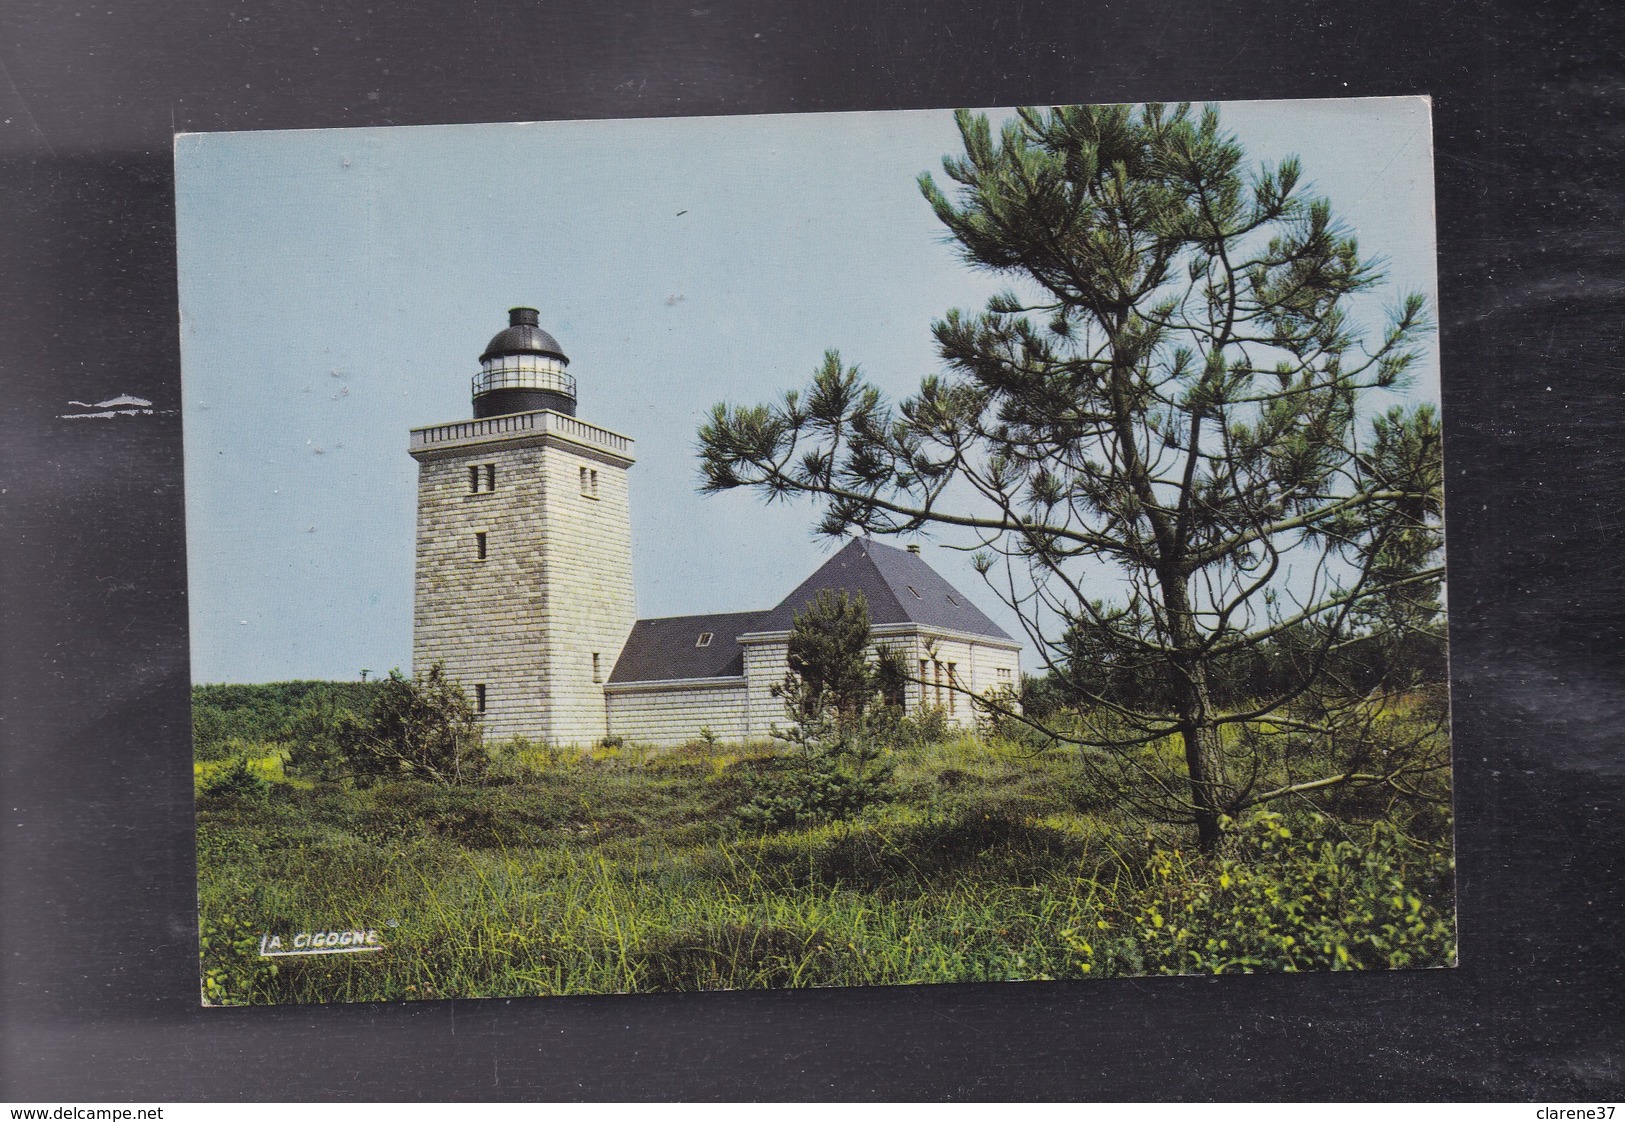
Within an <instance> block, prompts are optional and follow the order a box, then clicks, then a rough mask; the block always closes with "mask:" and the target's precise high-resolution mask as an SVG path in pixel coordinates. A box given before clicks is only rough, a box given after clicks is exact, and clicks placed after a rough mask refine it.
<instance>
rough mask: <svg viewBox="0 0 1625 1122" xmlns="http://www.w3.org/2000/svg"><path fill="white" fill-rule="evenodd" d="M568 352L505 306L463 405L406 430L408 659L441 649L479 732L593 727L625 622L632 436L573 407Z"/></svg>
mask: <svg viewBox="0 0 1625 1122" xmlns="http://www.w3.org/2000/svg"><path fill="white" fill-rule="evenodd" d="M569 365H570V360H569V359H568V358H567V357H565V354H564V352H563V351H562V350H560V348H559V344H558V342H557V340H555V339H554V338H553V337H552V336H551V335H549V334H548V333H547V332H545V331H543V330H542V329H541V327H540V326H539V325H538V318H537V313H536V310H535V309H534V308H514V309H512V310H511V311H510V312H509V313H508V327H507V328H506V329H505V330H503V331H501V332H499V333H498V334H497V336H496V337H495V338H493V339H492V340H491V343H490V345H489V346H487V347H486V348H485V353H484V354H482V355H481V356H480V371H479V373H478V374H476V375H474V417H473V419H472V420H467V421H453V422H451V423H448V424H443V425H432V426H430V427H428V428H421V429H413V430H412V441H411V453H412V457H413V458H414V459H415V460H417V462H418V515H417V578H416V598H415V605H414V611H413V621H412V668H413V670H414V672H417V673H422V672H425V671H427V670H428V669H429V667H430V666H432V665H433V664H434V663H436V662H444V663H445V666H446V672H447V676H448V677H450V678H451V679H452V680H453V681H456V682H458V683H460V684H461V685H462V687H463V689H464V691H465V692H466V693H467V694H468V697H469V700H470V701H472V702H473V703H474V705H475V708H476V709H478V710H479V711H480V713H481V717H482V720H483V722H484V726H485V733H486V736H487V738H489V739H495V740H502V739H506V738H507V737H511V736H524V737H527V738H529V739H532V740H538V741H548V742H551V743H554V744H579V745H586V744H590V743H592V742H594V741H597V740H599V739H601V738H602V737H603V736H604V735H605V732H606V714H605V704H604V688H603V683H604V681H605V680H607V679H608V677H609V673H610V671H611V670H612V669H613V668H614V666H615V660H616V658H617V657H618V656H619V655H620V652H621V647H622V646H623V645H624V644H625V642H626V637H627V634H628V633H629V632H630V631H631V629H632V624H633V621H634V605H633V588H632V528H631V522H630V518H629V515H628V509H627V476H626V472H627V468H629V467H631V465H632V462H633V457H632V441H631V440H630V439H628V438H627V437H624V436H621V435H620V434H619V433H614V432H611V431H609V430H608V429H603V428H599V427H598V426H597V425H592V424H588V423H586V422H585V421H581V420H578V419H577V418H576V416H575V411H576V383H575V378H574V377H572V376H571V375H570V374H569V373H568V367H569Z"/></svg>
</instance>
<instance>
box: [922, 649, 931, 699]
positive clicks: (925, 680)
mask: <svg viewBox="0 0 1625 1122" xmlns="http://www.w3.org/2000/svg"><path fill="white" fill-rule="evenodd" d="M930 682H931V664H930V663H929V662H927V661H925V659H923V658H922V659H920V704H921V705H927V704H929V701H928V699H927V697H926V691H927V690H928V689H930V688H931V686H930Z"/></svg>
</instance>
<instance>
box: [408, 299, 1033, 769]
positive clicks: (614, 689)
mask: <svg viewBox="0 0 1625 1122" xmlns="http://www.w3.org/2000/svg"><path fill="white" fill-rule="evenodd" d="M569 363H570V360H569V359H568V358H567V357H565V355H564V352H563V351H562V350H561V349H560V347H559V344H558V342H557V341H556V340H555V339H554V338H553V337H552V336H551V335H549V334H548V333H547V332H546V331H543V330H542V329H541V328H540V326H538V317H537V313H536V311H535V309H532V308H514V309H512V310H511V311H510V312H509V325H508V327H507V328H506V329H505V330H504V331H502V332H500V333H498V334H497V336H496V337H495V338H493V339H492V340H491V343H490V345H489V346H487V347H486V349H485V353H484V354H482V355H481V356H480V372H479V373H478V374H476V375H474V386H473V389H474V417H473V419H471V420H466V421H455V422H451V423H449V424H443V425H433V426H430V427H428V428H421V429H414V430H413V432H412V439H411V453H412V456H413V457H414V458H415V459H416V460H417V461H418V514H417V574H416V589H415V592H416V595H415V610H414V618H413V633H412V662H413V668H414V670H416V671H419V672H421V671H423V670H426V669H427V668H428V667H429V666H430V665H432V664H434V663H435V662H443V663H444V664H445V666H446V670H447V673H448V676H450V677H451V678H452V679H453V680H455V681H457V682H459V683H461V684H462V686H463V688H464V690H465V691H466V692H467V693H468V695H469V697H470V698H471V699H472V700H473V702H474V705H475V708H476V709H478V711H479V712H480V714H481V718H482V720H483V722H484V725H485V730H486V735H487V736H489V737H493V738H496V739H505V738H507V737H512V736H523V737H527V738H529V739H532V740H538V741H547V742H550V743H555V744H578V745H586V744H591V743H595V742H597V741H600V740H603V739H604V738H605V737H607V736H618V737H621V738H623V739H625V740H629V741H635V742H637V743H640V744H647V745H652V746H656V747H662V746H671V745H676V744H681V743H683V742H684V741H687V740H692V739H694V738H695V737H697V736H699V735H701V731H702V730H709V731H710V732H711V733H712V734H714V735H715V736H717V737H719V738H721V739H723V740H734V741H737V740H765V739H766V738H767V737H769V736H770V735H771V733H772V729H773V726H774V725H775V724H779V725H782V724H784V723H785V712H784V703H783V702H782V701H781V700H780V699H779V698H777V697H774V696H773V692H772V690H773V687H774V686H775V685H776V684H778V683H779V682H781V681H783V680H784V675H785V671H786V669H787V666H788V661H787V660H788V640H789V634H790V627H791V624H792V622H793V621H794V617H795V615H796V613H797V612H799V611H801V610H802V609H803V608H804V607H805V606H806V605H807V604H808V603H809V602H810V601H811V600H812V599H813V598H814V597H815V596H816V595H817V594H818V593H819V592H820V591H821V590H824V589H831V590H836V591H845V592H848V593H861V594H862V595H863V596H864V598H865V599H866V600H867V602H868V605H869V617H870V622H871V624H872V625H873V633H874V637H875V641H876V642H877V643H884V644H885V645H886V646H888V647H891V648H894V649H896V650H898V652H899V653H900V654H902V655H903V657H905V658H906V659H907V660H908V662H907V665H909V666H910V667H911V668H912V669H914V670H916V671H917V676H918V679H919V681H917V682H913V683H911V684H910V686H909V689H908V696H907V699H906V700H907V705H908V708H909V709H910V710H911V711H915V710H918V709H920V708H922V707H926V706H936V707H939V708H941V709H942V710H943V711H944V712H945V713H946V714H947V716H948V718H949V720H950V721H952V722H954V723H956V724H966V723H969V722H970V721H971V720H972V719H973V713H972V711H971V707H970V705H969V703H968V698H967V697H966V691H969V692H970V693H976V694H984V693H988V692H992V691H996V690H1000V689H1004V688H1009V687H1014V686H1015V685H1016V683H1017V682H1018V681H1019V680H1020V676H1021V665H1020V644H1019V643H1017V642H1016V641H1015V640H1014V639H1012V638H1011V637H1010V636H1009V635H1008V634H1006V633H1005V632H1004V631H1003V630H1002V629H1000V628H999V626H998V625H997V624H995V623H994V622H993V621H992V620H990V619H988V618H987V616H985V615H983V614H982V612H981V611H980V610H978V609H977V608H976V606H975V605H974V604H972V603H971V602H970V600H968V599H967V598H966V597H965V596H964V595H963V594H962V593H960V592H958V591H956V590H955V589H954V588H953V587H952V586H951V585H950V584H949V583H948V582H947V581H945V580H944V579H943V578H942V577H941V576H939V575H938V574H937V573H936V571H935V570H933V569H932V568H931V567H930V566H929V565H927V564H926V563H925V562H924V561H923V560H922V559H921V558H920V556H919V550H918V547H916V546H911V547H910V548H909V549H907V550H901V549H894V548H892V547H890V546H885V545H880V544H878V543H876V542H874V541H872V540H870V539H867V538H855V539H853V540H852V541H850V542H849V543H847V545H846V546H845V547H844V548H842V549H841V550H840V551H839V552H837V553H836V554H835V555H834V556H833V557H831V558H830V559H829V560H828V561H827V562H825V563H824V565H823V566H822V567H821V568H819V569H818V571H817V572H815V573H814V574H813V575H812V576H810V577H808V578H807V579H806V580H805V581H803V582H802V583H801V585H800V586H798V587H797V588H796V589H795V590H794V591H793V592H791V593H790V594H789V595H788V596H786V597H785V598H784V599H783V600H781V601H780V602H779V603H778V604H777V605H776V606H775V607H772V608H769V609H766V610H763V611H754V612H731V613H727V614H722V615H704V616H676V617H672V618H668V619H644V620H640V619H637V618H636V614H635V610H634V601H633V595H634V594H633V585H632V530H631V520H630V517H629V513H628V510H629V508H628V503H627V471H628V469H629V468H630V467H631V466H632V464H633V463H634V457H633V442H632V440H631V439H630V438H629V437H625V436H622V435H620V434H619V433H615V432H611V431H609V430H608V429H604V428H600V427H598V426H597V425H592V424H588V423H587V422H585V421H582V420H580V419H578V418H577V417H576V415H575V411H576V383H575V378H574V377H573V376H572V375H571V374H570V373H569V372H568V367H569Z"/></svg>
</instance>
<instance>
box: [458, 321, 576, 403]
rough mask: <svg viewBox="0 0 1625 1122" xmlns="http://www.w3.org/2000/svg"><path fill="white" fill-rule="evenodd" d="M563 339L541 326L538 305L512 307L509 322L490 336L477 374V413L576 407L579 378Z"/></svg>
mask: <svg viewBox="0 0 1625 1122" xmlns="http://www.w3.org/2000/svg"><path fill="white" fill-rule="evenodd" d="M569 365H570V360H569V358H568V357H566V355H565V353H564V351H563V350H562V349H561V348H560V347H559V341H558V340H557V339H555V338H553V336H551V335H549V334H548V333H547V332H545V331H543V330H542V329H541V326H540V317H539V316H538V314H537V311H536V309H535V308H509V309H508V326H507V327H505V328H504V329H503V330H501V331H499V332H497V333H496V334H495V335H494V336H492V337H491V342H490V343H489V344H487V345H486V348H485V353H484V354H482V355H480V372H479V373H478V374H476V375H474V416H475V417H476V418H479V417H498V416H501V415H502V414H504V413H533V412H535V411H537V410H539V409H551V410H553V411H555V412H558V413H564V414H566V415H567V416H571V417H573V416H575V413H576V380H575V379H574V378H572V377H571V376H570V375H569V374H568V373H567V372H566V368H567V367H568V366H569Z"/></svg>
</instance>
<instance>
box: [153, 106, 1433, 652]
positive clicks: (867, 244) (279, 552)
mask: <svg viewBox="0 0 1625 1122" xmlns="http://www.w3.org/2000/svg"><path fill="white" fill-rule="evenodd" d="M987 112H988V113H989V114H990V116H992V117H993V119H994V120H995V121H999V120H1003V119H1004V118H1006V117H1008V116H1009V115H1010V112H1009V111H1008V110H1000V109H993V110H988V111H987ZM1221 119H1222V121H1223V123H1224V125H1225V127H1226V128H1228V129H1229V130H1231V131H1233V132H1235V133H1236V134H1237V136H1238V137H1239V138H1240V140H1241V141H1242V143H1243V145H1244V146H1245V148H1246V150H1247V152H1248V155H1249V157H1251V158H1252V159H1253V160H1254V161H1259V160H1262V161H1266V162H1269V163H1275V162H1277V161H1278V160H1279V159H1281V158H1282V157H1283V156H1286V155H1289V154H1296V155H1298V156H1300V157H1301V158H1302V161H1303V166H1304V174H1305V178H1306V179H1307V180H1309V182H1310V183H1311V185H1312V186H1313V188H1314V189H1315V190H1316V191H1318V192H1319V193H1321V194H1325V195H1327V196H1329V197H1330V199H1331V201H1332V203H1333V209H1334V212H1335V213H1336V214H1338V215H1339V216H1340V217H1341V218H1342V219H1343V220H1344V221H1345V222H1346V223H1347V224H1348V225H1349V226H1350V227H1352V228H1353V229H1354V230H1355V231H1356V233H1357V234H1358V236H1359V239H1360V244H1361V248H1362V250H1363V251H1364V252H1365V253H1366V254H1368V255H1376V256H1379V257H1381V258H1382V259H1384V261H1385V262H1386V265H1387V271H1388V274H1389V276H1390V278H1391V284H1390V286H1389V287H1388V289H1387V290H1386V293H1387V294H1386V297H1384V298H1373V299H1371V300H1368V301H1366V302H1365V303H1364V304H1363V305H1361V306H1360V307H1359V308H1357V311H1358V313H1359V314H1360V316H1361V317H1362V318H1363V319H1364V320H1366V321H1367V322H1369V323H1371V324H1372V325H1373V326H1376V325H1377V324H1378V323H1379V322H1380V319H1381V316H1380V312H1381V308H1382V306H1383V303H1384V300H1385V299H1391V298H1392V296H1393V294H1394V293H1396V292H1398V291H1409V290H1417V291H1421V292H1423V293H1424V294H1425V295H1426V296H1427V297H1428V299H1429V302H1430V307H1432V306H1433V301H1434V297H1435V281H1434V276H1435V268H1434V230H1433V178H1432V164H1431V144H1430V136H1429V127H1430V126H1429V115H1428V107H1427V103H1426V101H1425V100H1423V99H1420V98H1369V99H1351V100H1346V101H1282V102H1236V103H1228V104H1226V105H1224V106H1223V107H1222V109H1221ZM957 150H958V135H957V132H956V130H955V128H954V124H953V120H952V115H951V114H950V113H949V112H947V111H922V112H909V113H847V114H809V115H799V116H794V115H790V116H758V117H709V118H679V119H669V118H668V119H658V120H629V121H594V122H552V123H537V124H492V125H446V126H427V127H412V128H383V129H330V130H312V131H293V132H257V133H195V134H188V135H184V136H181V137H179V138H177V141H176V181H177V221H178V232H179V258H180V262H179V263H180V311H181V353H182V375H183V377H182V386H183V394H184V402H183V420H184V425H185V443H186V504H187V543H188V554H189V598H190V603H191V627H192V671H193V678H194V680H196V681H200V682H216V681H273V680H280V679H288V678H353V677H355V676H357V674H358V673H359V671H360V669H361V668H363V667H366V668H368V669H370V670H372V671H373V672H374V673H382V672H385V671H387V670H388V669H390V668H391V667H394V666H400V667H402V668H405V667H407V666H409V664H410V659H411V626H412V561H413V558H412V550H413V540H412V535H413V507H414V503H415V497H416V491H415V488H416V464H415V463H414V462H413V460H412V459H411V457H409V456H408V455H407V453H406V441H407V431H408V430H409V429H411V428H413V427H417V426H421V425H425V424H430V423H433V422H438V421H447V420H454V419H459V418H462V417H466V416H469V415H470V412H471V410H470V404H469V385H468V380H469V377H470V376H471V375H472V374H473V373H474V371H475V370H476V369H477V368H478V356H479V353H480V351H481V350H482V349H483V348H484V346H485V343H486V341H487V340H488V339H489V338H490V336H491V335H493V334H494V333H496V332H497V331H498V330H499V329H501V328H502V327H503V326H504V325H505V324H506V322H507V316H506V310H507V309H508V308H509V307H511V306H514V305H520V304H523V305H531V306H534V307H536V308H538V309H540V311H541V322H542V325H543V327H545V328H546V329H547V330H549V331H550V332H551V333H552V334H553V335H554V336H555V337H557V338H558V340H559V341H560V343H561V344H562V346H563V348H564V350H565V352H566V353H567V354H568V355H569V356H570V359H571V365H570V370H571V373H573V374H574V375H575V376H576V378H577V381H578V384H579V398H580V400H579V409H578V413H579V415H580V416H581V417H582V418H583V419H585V420H588V421H592V422H594V423H597V424H601V425H605V426H607V427H609V428H612V429H615V430H617V431H619V432H623V433H625V434H627V435H629V436H632V437H633V438H635V439H636V440H637V442H638V444H637V455H638V463H637V464H636V466H634V467H633V468H632V473H633V474H632V523H633V540H634V557H633V564H634V571H635V574H636V579H637V590H638V604H637V607H638V613H639V614H640V615H642V616H662V615H677V614H683V613H689V612H702V611H726V610H744V609H748V608H760V607H768V606H771V605H772V604H774V603H776V602H777V601H778V600H779V599H781V598H782V597H783V595H784V594H785V592H787V591H788V590H789V589H791V588H792V587H794V586H795V585H796V584H797V583H798V582H799V581H800V580H801V579H802V578H804V577H805V576H806V575H807V574H808V573H809V572H810V571H811V570H812V569H813V568H815V567H816V566H817V565H818V564H819V563H820V562H821V561H822V560H823V559H824V558H825V557H826V556H827V555H828V553H829V552H830V550H831V549H832V548H833V547H832V545H831V544H830V543H828V542H825V541H821V540H816V539H814V538H813V537H812V536H811V534H810V527H811V525H812V523H813V521H814V512H813V510H812V508H811V507H810V506H808V505H805V504H790V505H775V506H771V507H767V506H763V505H762V504H761V503H760V502H759V501H758V500H757V499H756V498H755V497H753V496H752V495H749V494H745V493H732V494H727V495H722V496H709V497H703V496H701V495H699V494H698V493H697V492H696V483H697V470H696V468H697V460H696V456H695V432H696V429H697V428H698V426H699V424H700V423H701V421H702V420H703V418H704V416H705V414H706V412H707V411H708V409H709V408H710V406H711V405H712V404H713V403H715V402H718V401H724V400H726V401H731V402H737V403H754V402H758V401H764V400H769V399H771V398H773V397H776V396H777V395H778V394H779V393H780V392H782V390H784V389H786V388H790V387H793V386H798V385H801V384H803V383H805V382H806V381H807V380H808V378H809V377H810V375H811V373H812V371H813V369H814V367H815V366H816V365H817V364H818V362H819V360H820V358H821V356H822V354H823V352H824V351H825V350H826V349H827V348H831V347H834V348H838V349H839V350H840V351H841V354H842V357H843V359H844V360H846V361H847V362H849V363H856V364H858V365H859V366H860V367H861V368H862V370H863V371H864V373H865V374H866V376H868V377H869V378H870V379H871V380H873V381H874V382H876V383H877V384H879V385H880V386H881V387H882V388H883V389H885V390H886V391H887V392H888V393H890V394H891V395H893V396H894V397H901V396H903V395H905V394H906V393H908V392H909V391H910V390H911V389H912V388H913V387H914V386H916V385H917V384H918V382H919V380H920V378H921V376H922V375H925V374H927V373H930V372H932V371H933V370H934V369H936V363H935V355H934V352H933V349H932V341H931V336H930V324H931V321H932V320H933V319H934V318H937V317H940V316H941V315H942V314H943V313H944V312H946V311H947V310H948V309H949V308H953V307H960V308H967V309H976V308H979V307H980V306H981V305H982V304H983V303H984V302H985V300H986V299H987V297H988V296H989V295H990V294H991V293H992V292H994V291H995V290H997V289H999V288H1001V287H1005V286H1006V285H1007V284H1008V282H1007V281H1003V280H1000V279H999V278H996V277H992V276H989V275H986V274H979V273H975V272H972V271H970V270H969V269H967V268H965V267H964V266H963V265H962V264H961V263H960V262H959V261H958V259H957V258H956V257H955V255H954V252H953V250H952V248H951V247H950V246H948V245H946V244H945V243H944V242H943V238H942V233H943V232H942V229H941V227H940V225H939V224H938V223H937V221H936V219H935V218H934V216H933V215H932V214H931V211H930V208H929V207H928V206H927V205H926V203H925V202H924V200H923V199H922V198H921V197H920V195H919V192H918V190H917V188H916V187H915V183H914V180H915V177H916V176H917V175H918V174H919V173H920V172H922V171H932V172H937V171H939V170H940V165H941V159H942V156H943V155H945V154H948V153H953V152H956V151H957ZM938 178H939V181H940V180H941V176H940V175H939V176H938ZM1404 397H1410V398H1415V399H1425V400H1432V401H1437V399H1438V370H1437V361H1436V357H1435V355H1434V351H1433V346H1432V341H1431V340H1430V341H1429V344H1428V346H1427V355H1426V361H1425V362H1424V363H1423V365H1422V368H1421V369H1420V371H1419V372H1418V374H1417V376H1416V378H1415V379H1414V381H1413V384H1412V386H1411V387H1410V389H1409V390H1408V391H1407V392H1406V393H1404V394H1397V395H1391V396H1390V398H1389V399H1388V400H1386V401H1377V402H1374V403H1373V404H1374V405H1377V406H1384V405H1386V404H1391V403H1392V401H1393V400H1398V399H1401V398H1404ZM925 556H926V559H927V560H928V561H930V562H931V563H932V564H933V565H934V566H936V567H937V568H938V569H939V570H940V571H942V572H943V573H944V575H945V576H947V577H948V579H949V580H950V581H952V582H954V583H955V584H958V585H959V586H960V587H961V588H962V589H963V590H964V591H966V592H967V593H969V594H971V595H972V596H973V597H974V598H975V599H976V600H977V601H978V602H979V603H980V604H981V606H982V607H983V609H984V610H986V611H988V613H989V614H990V615H993V616H994V618H996V619H998V620H999V622H1000V623H1001V624H1003V625H1004V626H1005V627H1006V629H1007V630H1009V631H1010V632H1011V633H1012V634H1017V633H1019V629H1018V627H1017V625H1016V624H1015V622H1014V621H1013V620H1012V619H1011V618H1010V617H1009V615H1008V613H1006V612H1003V611H1001V610H1000V605H998V604H997V602H996V601H995V599H994V597H993V596H992V594H991V593H990V592H988V591H987V590H986V589H984V588H983V587H982V586H981V584H980V580H979V578H978V577H977V576H976V575H975V573H974V572H973V571H972V570H971V568H970V565H969V561H968V558H967V557H966V556H965V555H964V554H962V553H959V552H956V551H953V550H951V549H948V548H945V547H943V546H941V545H933V544H927V545H926V546H925ZM1025 661H1026V662H1027V663H1028V664H1031V662H1032V658H1031V654H1030V653H1029V655H1028V656H1027V658H1026V659H1025Z"/></svg>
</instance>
